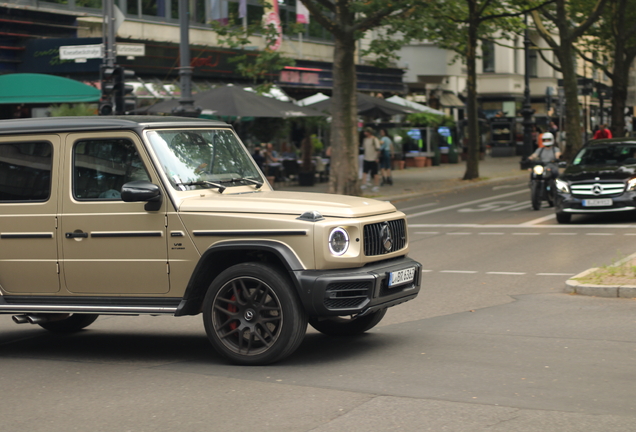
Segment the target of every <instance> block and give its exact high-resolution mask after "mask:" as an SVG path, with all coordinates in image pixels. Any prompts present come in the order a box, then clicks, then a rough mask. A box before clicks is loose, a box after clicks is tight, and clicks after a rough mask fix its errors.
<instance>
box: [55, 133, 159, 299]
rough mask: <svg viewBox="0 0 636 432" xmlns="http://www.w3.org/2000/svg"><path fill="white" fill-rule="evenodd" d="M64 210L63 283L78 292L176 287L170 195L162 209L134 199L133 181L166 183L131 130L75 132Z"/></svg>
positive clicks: (142, 291)
mask: <svg viewBox="0 0 636 432" xmlns="http://www.w3.org/2000/svg"><path fill="white" fill-rule="evenodd" d="M66 144H67V145H66V150H65V155H64V164H65V166H66V167H67V168H66V169H65V171H64V172H65V175H64V178H63V180H62V183H63V189H62V190H63V196H62V199H61V202H62V208H61V215H60V235H61V236H62V237H63V238H61V239H60V241H61V242H62V259H61V264H62V270H63V273H62V274H63V283H64V284H65V286H66V289H67V290H68V291H70V292H72V293H79V294H100V295H130V296H134V295H147V294H161V293H167V292H168V291H169V279H168V254H167V242H166V201H167V200H165V199H164V202H163V204H162V207H161V209H160V210H159V211H146V210H145V209H144V205H145V203H143V202H141V203H126V202H123V201H122V200H121V198H120V190H121V187H122V186H123V185H124V184H125V183H127V182H129V181H133V180H148V181H152V182H153V183H155V184H160V182H159V179H158V178H157V176H156V174H155V173H154V171H153V170H152V169H151V165H150V164H149V160H148V158H147V155H146V153H145V151H143V147H142V146H141V143H140V141H139V137H138V136H137V135H136V134H134V133H131V132H113V133H108V134H104V133H102V134H97V133H96V134H70V135H68V137H67V139H66Z"/></svg>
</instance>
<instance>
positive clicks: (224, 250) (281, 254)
mask: <svg viewBox="0 0 636 432" xmlns="http://www.w3.org/2000/svg"><path fill="white" fill-rule="evenodd" d="M258 252H264V253H268V254H271V255H273V256H274V257H276V259H277V260H278V261H279V262H280V263H281V264H282V265H283V266H284V268H285V270H286V271H287V273H288V274H289V276H290V279H291V281H292V283H293V285H294V287H295V288H296V292H297V293H300V281H299V280H298V279H297V277H296V273H295V272H296V271H298V270H304V269H305V267H304V266H303V265H302V263H301V262H300V259H299V258H298V256H297V255H296V254H295V253H294V251H293V250H292V249H291V248H290V247H289V246H287V245H286V244H284V243H281V242H277V241H273V240H229V241H224V242H220V243H217V244H215V245H213V246H211V247H210V248H208V249H207V250H206V251H205V252H204V253H203V254H202V255H201V257H200V258H199V262H198V263H197V265H196V267H195V268H194V272H193V273H192V276H190V280H189V282H188V286H187V287H186V290H185V293H184V294H183V298H182V300H181V303H180V304H179V307H178V308H177V310H176V312H175V316H182V315H197V314H198V313H199V312H200V308H201V304H202V302H203V298H204V297H205V293H206V290H207V285H206V283H207V284H209V283H210V282H211V280H213V279H214V277H215V276H216V275H218V274H219V273H221V272H222V271H223V270H225V269H226V268H228V267H229V266H231V265H234V264H239V263H240V262H245V261H241V260H239V261H237V262H228V261H227V257H233V256H236V253H239V254H243V253H245V255H248V254H252V253H258ZM215 256H218V257H223V258H224V259H226V260H225V261H224V260H223V259H222V260H221V263H220V265H219V266H216V267H215V266H210V263H211V262H212V261H213V258H214V257H215ZM203 287H204V288H203Z"/></svg>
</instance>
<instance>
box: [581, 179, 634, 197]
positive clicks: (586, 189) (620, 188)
mask: <svg viewBox="0 0 636 432" xmlns="http://www.w3.org/2000/svg"><path fill="white" fill-rule="evenodd" d="M570 188H571V189H572V195H574V196H575V197H609V196H612V195H620V194H622V193H623V192H624V191H625V183H598V182H597V183H578V184H573V185H571V186H570Z"/></svg>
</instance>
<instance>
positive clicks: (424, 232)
mask: <svg viewBox="0 0 636 432" xmlns="http://www.w3.org/2000/svg"><path fill="white" fill-rule="evenodd" d="M415 234H425V235H429V234H439V232H438V231H417V232H415Z"/></svg>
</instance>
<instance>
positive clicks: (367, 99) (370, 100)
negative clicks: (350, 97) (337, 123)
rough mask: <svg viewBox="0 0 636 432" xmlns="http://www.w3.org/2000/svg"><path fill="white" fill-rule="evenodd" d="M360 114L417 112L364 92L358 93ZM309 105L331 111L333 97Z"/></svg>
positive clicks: (371, 115)
mask: <svg viewBox="0 0 636 432" xmlns="http://www.w3.org/2000/svg"><path fill="white" fill-rule="evenodd" d="M357 97H358V103H357V107H358V115H361V116H368V117H374V118H377V117H391V116H394V115H397V114H411V113H414V112H417V110H414V109H412V108H409V107H405V106H401V105H398V104H394V103H391V102H387V101H385V100H384V99H381V98H377V97H373V96H369V95H367V94H364V93H358V94H357ZM308 107H310V108H313V109H315V110H316V111H327V112H330V111H331V99H326V100H323V101H321V102H317V103H315V104H311V105H308Z"/></svg>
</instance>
